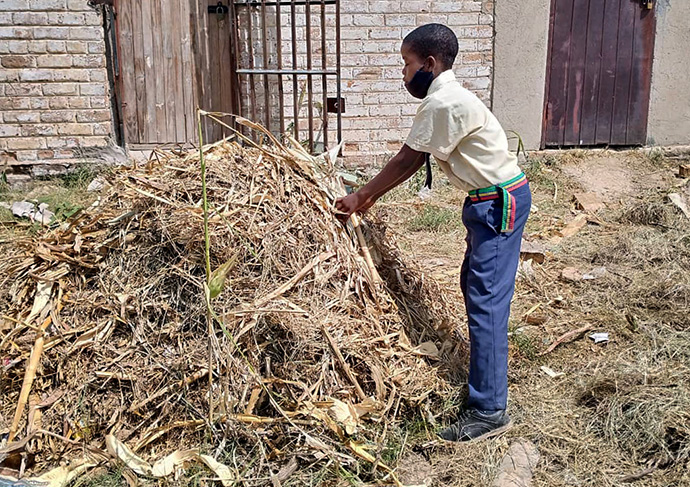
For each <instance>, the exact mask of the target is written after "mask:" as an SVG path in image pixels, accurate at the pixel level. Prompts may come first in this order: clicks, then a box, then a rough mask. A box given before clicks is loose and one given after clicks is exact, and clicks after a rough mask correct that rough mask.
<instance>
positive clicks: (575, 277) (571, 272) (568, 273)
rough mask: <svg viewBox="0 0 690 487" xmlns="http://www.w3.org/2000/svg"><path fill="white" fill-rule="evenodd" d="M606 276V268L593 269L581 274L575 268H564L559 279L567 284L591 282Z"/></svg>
mask: <svg viewBox="0 0 690 487" xmlns="http://www.w3.org/2000/svg"><path fill="white" fill-rule="evenodd" d="M605 275H606V267H595V268H594V269H592V270H591V271H589V272H586V273H584V274H583V273H581V272H580V270H579V269H577V268H575V267H566V268H565V269H563V270H562V271H561V279H563V280H564V281H567V282H578V281H592V280H594V279H599V278H601V277H604V276H605Z"/></svg>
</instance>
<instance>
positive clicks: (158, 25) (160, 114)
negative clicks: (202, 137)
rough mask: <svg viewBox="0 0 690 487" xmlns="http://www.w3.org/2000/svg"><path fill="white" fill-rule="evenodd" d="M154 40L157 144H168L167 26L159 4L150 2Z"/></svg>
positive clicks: (153, 67)
mask: <svg viewBox="0 0 690 487" xmlns="http://www.w3.org/2000/svg"><path fill="white" fill-rule="evenodd" d="M150 2H151V5H150V12H151V24H152V30H151V32H152V39H153V62H152V69H153V71H154V72H155V79H156V89H155V101H156V139H157V140H156V142H159V143H163V142H168V141H169V139H168V128H167V121H166V118H165V58H164V56H163V31H164V30H165V26H164V24H163V22H162V20H163V19H162V10H164V9H160V8H156V7H157V5H158V2H156V1H155V0H150Z"/></svg>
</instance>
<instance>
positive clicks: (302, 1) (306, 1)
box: [234, 0, 337, 7]
mask: <svg viewBox="0 0 690 487" xmlns="http://www.w3.org/2000/svg"><path fill="white" fill-rule="evenodd" d="M320 1H321V0H295V2H294V4H295V5H300V6H301V5H316V4H318V3H319V2H320ZM289 3H290V5H292V3H293V2H292V0H290V1H289ZM324 3H325V5H335V4H336V3H337V0H325V2H324ZM234 4H235V5H238V6H242V7H244V6H246V7H251V6H254V7H257V6H259V5H262V4H264V2H261V1H257V0H254V1H252V2H234ZM265 5H266V6H268V7H275V6H276V5H278V6H279V5H288V2H287V1H285V0H278V1H275V0H274V1H270V2H265Z"/></svg>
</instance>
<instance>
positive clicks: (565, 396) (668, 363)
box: [0, 151, 690, 487]
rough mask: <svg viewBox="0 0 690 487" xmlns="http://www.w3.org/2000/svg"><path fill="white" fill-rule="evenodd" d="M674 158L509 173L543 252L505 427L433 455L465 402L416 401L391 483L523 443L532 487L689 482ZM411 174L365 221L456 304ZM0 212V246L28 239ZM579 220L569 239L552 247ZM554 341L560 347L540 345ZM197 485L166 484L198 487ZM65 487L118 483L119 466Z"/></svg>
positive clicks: (458, 466)
mask: <svg viewBox="0 0 690 487" xmlns="http://www.w3.org/2000/svg"><path fill="white" fill-rule="evenodd" d="M688 159H690V155H689V156H688ZM681 162H687V161H684V160H683V158H682V157H666V156H665V155H664V154H663V153H662V152H660V151H657V152H655V151H652V152H642V151H632V152H614V151H593V152H584V151H569V152H562V153H557V152H549V153H537V154H532V155H530V156H529V158H528V160H527V161H525V162H524V164H523V166H524V168H525V171H526V173H527V174H528V177H529V179H530V181H531V186H532V190H533V194H534V205H533V208H532V214H531V216H530V220H529V222H528V225H527V229H526V234H525V236H526V239H528V240H529V241H531V242H532V243H534V244H539V245H540V246H541V247H543V249H544V260H543V262H541V263H539V262H536V261H533V262H531V263H529V264H521V271H520V274H519V277H518V281H517V287H516V293H515V298H514V301H513V309H512V317H511V322H510V347H511V351H510V370H509V391H510V392H509V412H510V414H511V417H512V418H513V421H514V424H515V425H514V427H513V428H512V429H511V430H510V431H509V432H507V433H505V434H504V435H502V436H500V437H498V438H495V439H493V440H488V441H483V442H479V443H476V444H459V445H455V446H453V445H442V444H439V443H438V442H437V441H435V440H436V436H435V432H436V431H437V430H438V429H440V428H441V427H442V426H443V425H444V424H447V423H448V422H450V421H452V418H453V417H454V415H455V414H456V413H457V412H458V410H459V407H460V404H461V401H462V398H463V395H464V394H465V393H466V391H465V388H464V387H463V386H462V384H459V385H458V388H457V394H455V395H454V396H453V397H448V398H446V400H445V402H444V404H445V406H444V407H443V409H442V410H441V411H434V413H431V412H430V411H429V410H428V408H426V409H425V408H424V406H423V405H422V406H421V407H419V411H418V413H417V415H416V416H415V417H414V419H409V417H408V419H405V420H400V421H397V422H394V423H392V424H390V425H386V428H384V430H383V432H382V433H381V438H382V440H381V446H380V451H379V452H377V453H378V456H379V458H381V459H382V460H383V461H384V462H385V463H386V464H387V465H390V466H391V467H393V468H394V469H395V472H396V473H397V474H398V476H399V478H400V479H401V481H402V483H403V484H404V485H406V486H422V485H424V486H439V487H440V486H485V485H486V486H488V485H492V482H493V480H494V479H495V478H496V475H497V474H498V472H499V465H500V464H501V461H502V459H503V457H504V455H505V454H506V452H507V451H508V449H509V448H510V446H511V445H513V444H515V443H516V442H517V441H522V440H526V441H529V442H531V443H532V444H533V445H535V447H536V448H537V450H538V451H539V454H540V459H539V462H538V463H537V465H536V468H535V469H534V472H533V476H534V477H533V480H532V483H531V485H533V486H538V487H547V486H548V487H557V486H578V487H580V486H581V487H585V486H591V487H595V486H596V487H599V486H619V485H635V486H654V487H657V486H659V487H661V486H682V485H690V473H689V470H688V469H689V466H690V387H689V386H690V336H688V332H689V331H690V314H689V313H688V312H689V304H690V219H688V218H687V217H686V216H685V215H684V214H683V213H682V212H681V211H680V210H679V209H678V208H677V207H676V206H675V205H674V204H672V203H671V201H670V200H669V197H668V195H669V194H674V193H675V194H678V195H680V198H681V199H683V198H684V199H685V201H686V202H688V203H689V204H690V201H689V200H690V182H689V181H688V180H682V179H679V178H677V177H676V173H677V172H678V166H679V164H680V163H681ZM422 176H423V175H418V176H416V177H415V178H413V180H412V181H411V182H409V183H407V184H405V185H404V186H403V187H401V188H399V189H397V190H395V191H394V192H393V193H392V194H390V195H387V196H386V197H385V198H384V199H383V201H381V202H379V203H378V204H377V205H376V207H375V210H372V211H374V212H375V215H376V216H377V218H379V219H382V220H383V221H385V222H386V223H387V224H388V226H389V228H390V232H391V235H392V236H393V237H394V238H395V239H396V240H397V241H398V244H399V245H400V247H401V249H402V250H403V251H404V254H405V257H406V258H407V260H411V261H412V260H413V261H414V262H416V263H417V264H418V265H419V266H421V267H422V269H423V270H424V271H425V274H426V275H428V276H431V277H433V278H435V279H436V280H438V281H439V282H440V283H441V284H442V285H443V286H444V287H445V288H447V290H448V292H449V293H451V295H452V296H456V297H457V300H458V302H461V301H462V297H461V294H460V289H459V266H460V263H461V260H462V256H463V252H464V229H463V227H462V223H461V221H460V216H461V208H462V204H463V200H464V196H465V195H464V194H462V193H461V192H459V191H457V190H455V189H454V188H452V187H450V186H449V185H448V184H447V182H446V181H445V179H444V178H443V177H442V176H441V175H439V177H436V178H435V185H434V192H433V195H432V197H431V198H429V199H426V200H424V201H422V200H420V198H419V197H418V196H417V191H418V189H419V186H420V180H421V177H422ZM89 177H90V175H89V174H82V175H78V176H77V178H80V179H79V180H78V181H76V182H74V181H73V182H72V184H74V185H75V187H79V188H82V189H83V186H84V184H83V183H84V181H82V180H81V179H88V178H89ZM32 191H33V192H32V195H31V196H32V197H34V198H36V199H38V200H39V201H46V202H48V203H49V204H51V206H52V207H57V210H58V211H62V212H64V213H65V214H69V212H70V211H72V210H73V208H74V207H76V206H77V205H79V204H81V203H83V199H84V198H92V197H93V196H92V195H91V196H88V195H85V194H80V193H79V191H74V190H72V189H70V187H69V185H68V187H67V188H64V187H62V188H58V189H57V190H56V189H55V188H54V187H52V188H51V186H50V185H45V186H44V187H38V188H34V189H33V190H32ZM80 191H81V190H80ZM582 192H591V193H594V194H595V195H596V196H597V197H598V198H599V200H601V203H602V207H601V208H600V209H598V210H596V211H591V212H584V211H582V210H581V209H578V208H577V206H576V204H575V203H574V202H573V195H574V194H575V193H582ZM63 193H64V194H63ZM82 193H83V191H82ZM8 194H9V193H8ZM6 196H7V195H6ZM11 196H16V195H11ZM8 197H9V196H8ZM4 211H5V210H3V209H2V208H0V212H4ZM0 216H1V217H2V218H0V220H2V221H3V222H4V223H3V225H2V233H0V240H3V239H10V238H11V235H12V233H13V232H17V231H20V232H27V231H38V230H37V229H36V228H34V227H32V226H31V225H29V224H26V223H17V222H15V221H10V217H9V216H8V215H7V214H5V213H1V214H0ZM578 221H582V222H585V223H583V226H582V228H580V229H579V231H577V232H573V234H572V235H570V236H566V237H563V236H562V234H563V233H564V231H565V230H564V229H567V228H571V227H572V225H573V222H578ZM8 222H9V223H8ZM6 241H9V240H6ZM564 269H565V270H566V272H564ZM569 332H573V333H571V334H570V335H566V334H568V333H569ZM458 333H459V334H460V335H463V334H465V332H464V330H459V331H458ZM593 333H608V334H609V340H608V342H604V343H595V342H594V340H593V339H591V338H590V335H591V334H593ZM563 336H566V337H570V339H566V340H562V341H563V343H560V344H558V346H555V347H554V344H557V343H558V342H559V341H560V340H559V339H561V337H563ZM370 469H371V467H370V466H362V467H361V471H360V469H357V470H358V473H355V472H353V471H348V472H345V470H342V469H341V471H339V470H337V469H336V472H342V474H340V473H338V474H335V475H327V476H326V477H323V476H318V478H317V477H313V476H310V475H306V474H305V475H300V473H299V472H297V473H295V474H294V475H293V476H292V477H290V478H289V479H287V480H286V481H284V482H283V483H282V485H283V486H297V485H337V486H347V485H351V486H355V485H372V484H369V483H367V482H368V481H364V480H362V479H370V478H371V475H369V476H367V472H366V471H367V470H370ZM200 478H201V479H203V478H204V477H203V476H201V475H197V476H196V477H193V478H192V479H191V480H189V481H187V480H185V479H184V478H182V479H179V480H176V481H175V483H174V484H166V485H211V482H210V481H208V479H207V477H206V480H200ZM77 484H78V485H82V486H83V485H89V486H91V485H93V486H95V485H110V486H120V485H127V483H126V480H125V477H124V476H123V474H122V472H120V471H108V472H105V473H104V472H102V471H101V472H100V473H99V476H97V477H91V478H89V479H81V480H79V481H78V482H77ZM241 484H242V485H259V484H261V483H260V482H259V481H258V479H257V481H256V482H252V481H250V480H246V481H242V482H241ZM261 485H264V484H261ZM274 485H275V484H274ZM502 485H504V486H507V485H508V484H502ZM510 485H523V484H510ZM524 485H528V484H524Z"/></svg>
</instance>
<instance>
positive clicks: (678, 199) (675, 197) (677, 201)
mask: <svg viewBox="0 0 690 487" xmlns="http://www.w3.org/2000/svg"><path fill="white" fill-rule="evenodd" d="M668 199H669V200H671V203H673V204H674V205H676V206H677V207H678V208H679V209H680V211H682V212H683V215H685V216H686V217H687V218H690V208H688V203H687V202H686V201H685V198H683V196H681V195H680V194H678V193H671V194H669V195H668Z"/></svg>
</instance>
